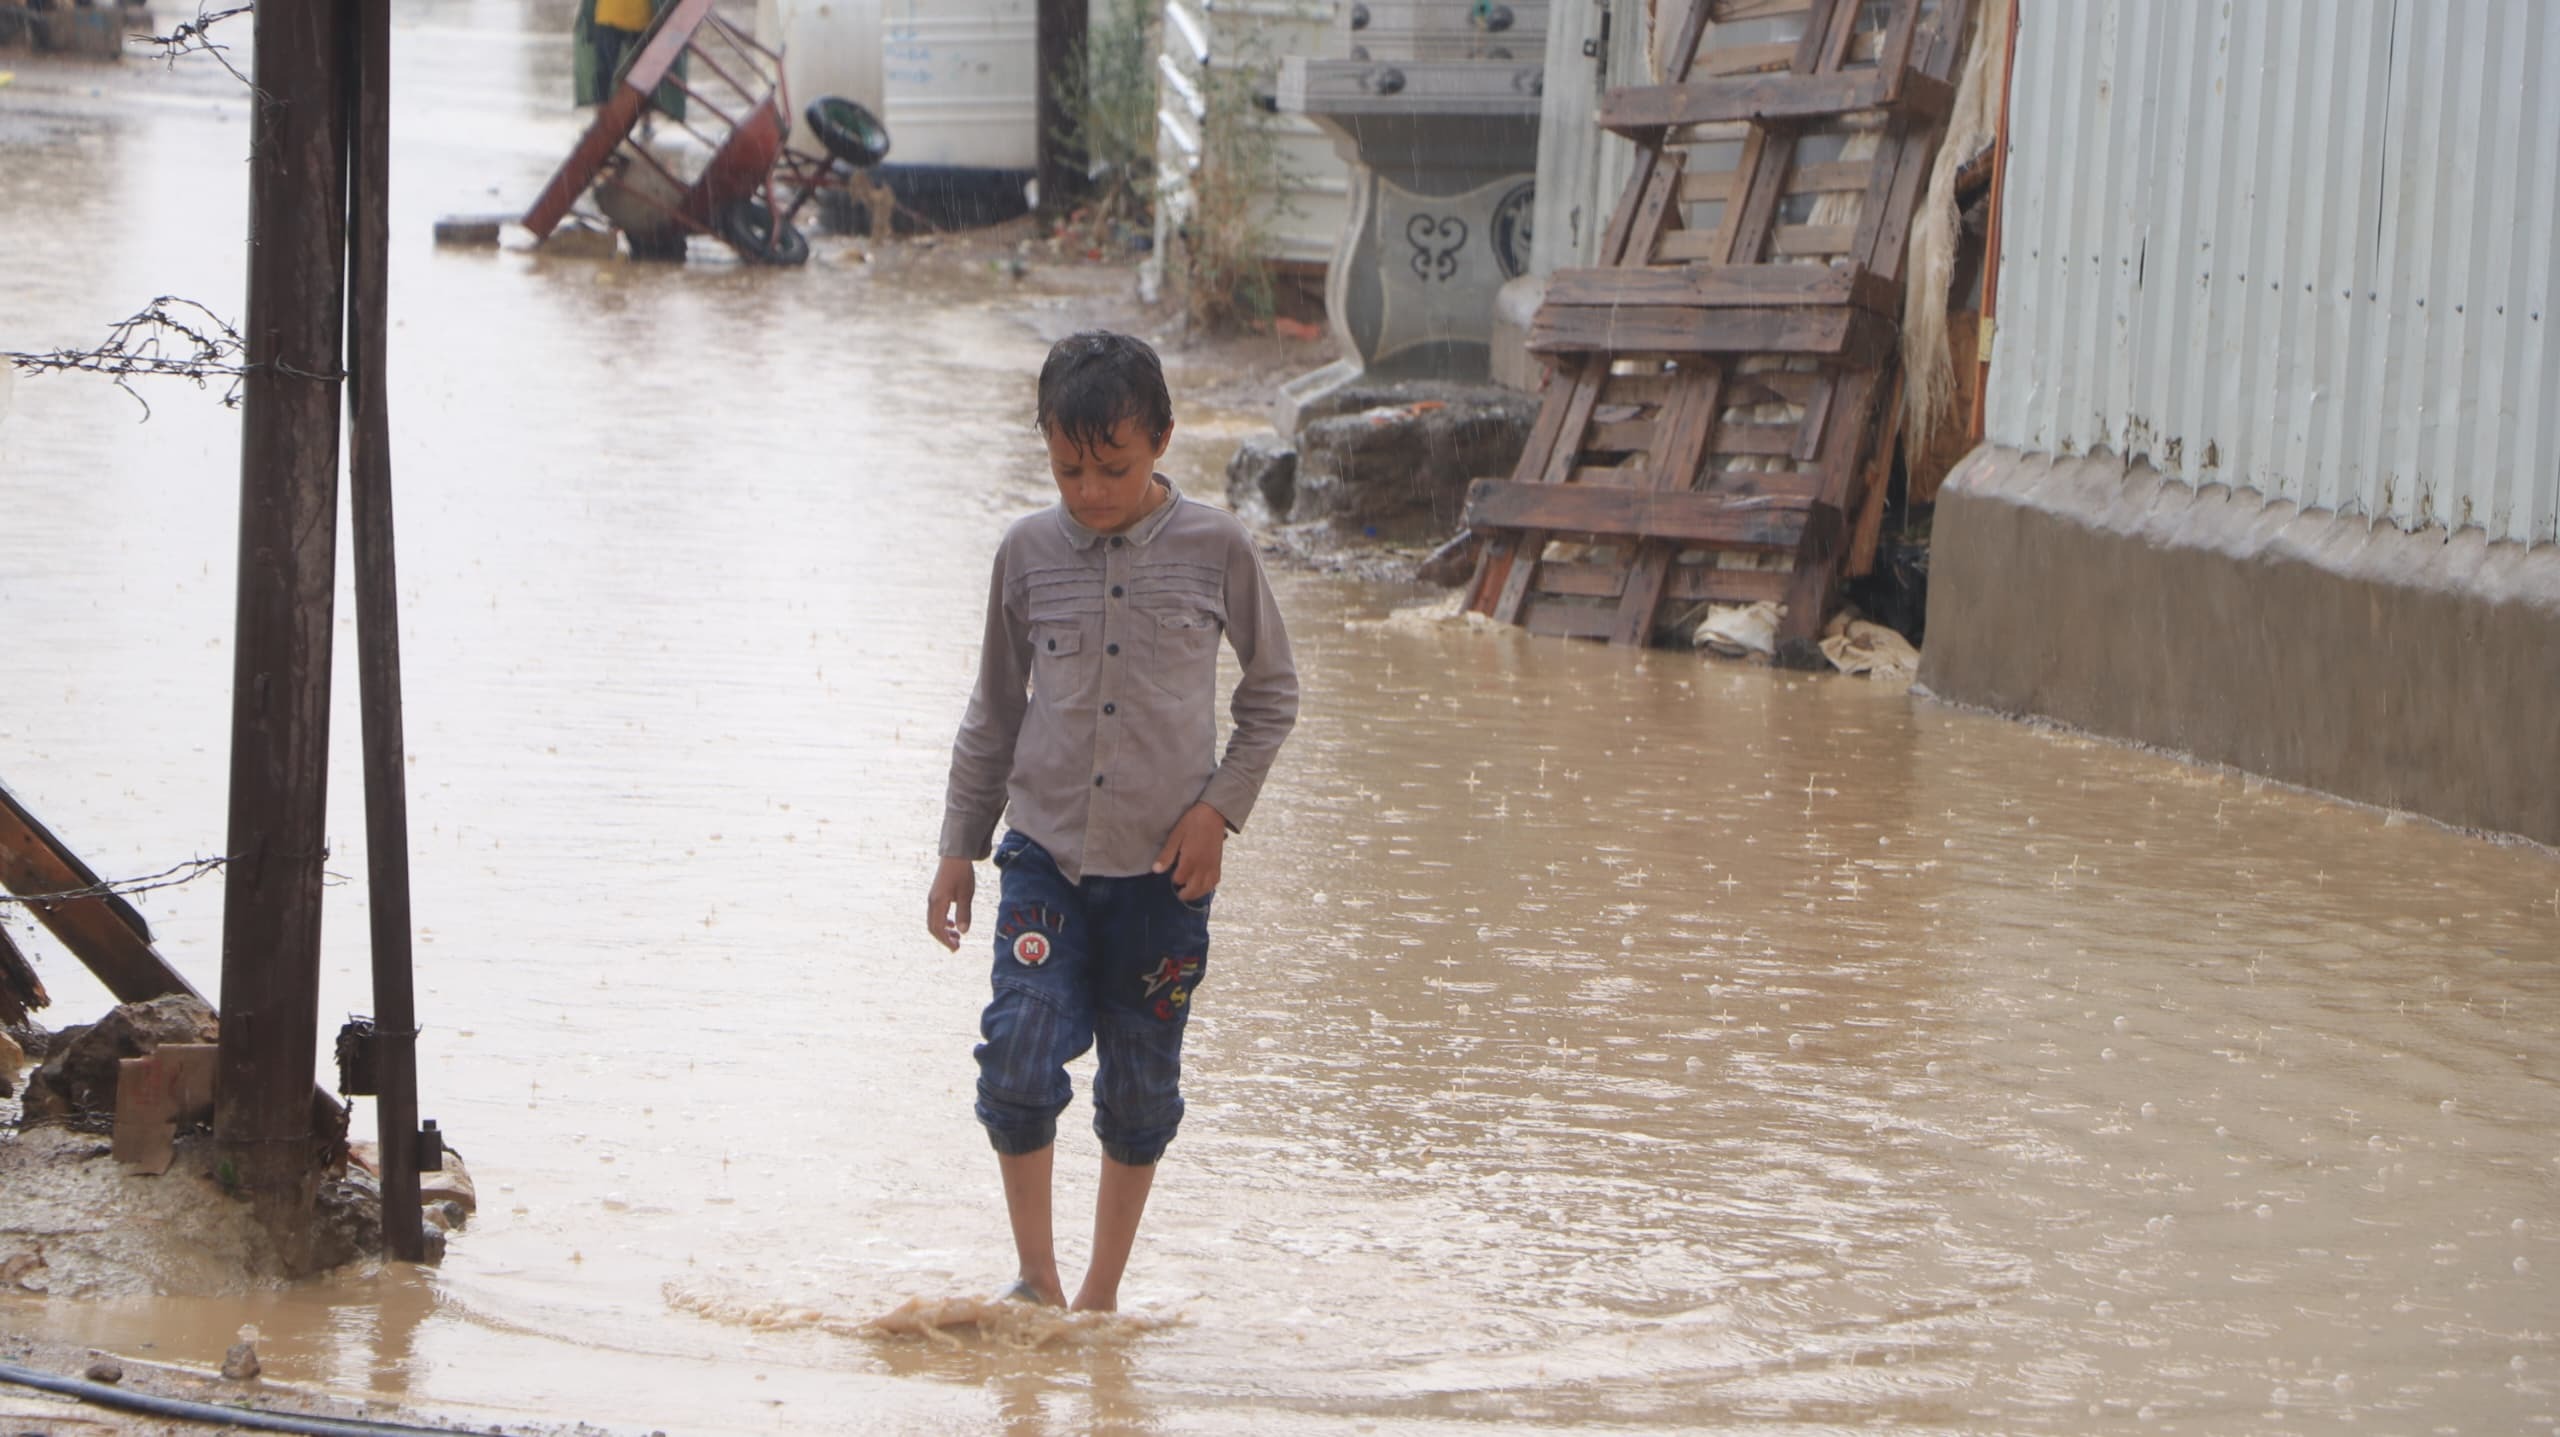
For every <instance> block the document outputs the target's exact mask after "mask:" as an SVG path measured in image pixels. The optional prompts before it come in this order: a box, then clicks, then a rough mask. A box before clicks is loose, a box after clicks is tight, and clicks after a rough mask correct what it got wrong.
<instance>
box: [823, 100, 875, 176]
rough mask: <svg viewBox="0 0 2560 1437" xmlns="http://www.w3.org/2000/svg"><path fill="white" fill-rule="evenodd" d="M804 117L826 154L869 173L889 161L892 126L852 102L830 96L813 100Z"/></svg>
mask: <svg viewBox="0 0 2560 1437" xmlns="http://www.w3.org/2000/svg"><path fill="white" fill-rule="evenodd" d="M805 114H806V117H807V119H808V121H809V128H810V129H811V130H812V131H814V132H815V133H816V134H817V136H818V143H819V144H822V145H824V146H826V147H827V153H828V154H831V155H833V156H835V157H836V158H837V159H839V160H842V161H844V162H845V163H846V164H848V165H851V166H853V167H854V168H855V169H857V170H867V169H869V168H871V167H872V166H873V165H876V164H878V163H880V162H881V161H882V160H885V159H887V158H889V127H888V126H886V125H884V124H881V123H880V117H879V116H877V115H874V114H872V113H871V112H870V111H869V110H866V109H864V108H863V107H862V106H860V105H857V104H855V103H854V102H853V101H851V100H847V99H843V98H840V97H838V96H835V95H829V96H827V97H825V98H824V99H819V100H813V101H811V102H810V103H809V108H808V110H807V111H806V112H805Z"/></svg>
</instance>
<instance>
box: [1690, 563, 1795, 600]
mask: <svg viewBox="0 0 2560 1437" xmlns="http://www.w3.org/2000/svg"><path fill="white" fill-rule="evenodd" d="M1793 577H1794V576H1793V575H1791V574H1789V573H1788V572H1787V571H1786V570H1784V569H1720V568H1717V567H1716V566H1715V565H1713V564H1673V565H1672V566H1671V574H1670V577H1669V578H1666V579H1665V580H1663V583H1662V594H1663V597H1664V598H1667V599H1671V600H1674V601H1676V602H1679V603H1684V604H1697V603H1711V604H1756V603H1759V602H1760V601H1761V600H1763V599H1768V600H1772V601H1782V600H1784V599H1785V598H1786V597H1787V582H1788V580H1789V579H1791V578H1793Z"/></svg>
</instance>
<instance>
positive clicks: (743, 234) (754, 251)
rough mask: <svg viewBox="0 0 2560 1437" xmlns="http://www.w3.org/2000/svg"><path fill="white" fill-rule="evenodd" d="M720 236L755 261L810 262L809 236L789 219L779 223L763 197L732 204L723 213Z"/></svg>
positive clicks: (772, 262)
mask: <svg viewBox="0 0 2560 1437" xmlns="http://www.w3.org/2000/svg"><path fill="white" fill-rule="evenodd" d="M720 238H722V239H724V240H727V241H728V242H729V247H730V248H731V249H734V250H736V251H737V252H738V253H739V254H740V255H742V256H744V257H745V258H746V259H747V260H749V261H750V262H752V263H755V264H776V265H786V266H787V265H795V264H807V263H808V262H809V237H808V236H807V235H804V234H802V233H800V231H798V230H797V229H794V228H792V227H791V225H790V224H789V223H787V222H786V223H782V224H776V223H775V222H774V217H773V211H772V210H771V209H768V208H767V207H766V206H765V202H764V201H762V200H756V199H747V200H740V201H738V202H737V203H736V204H734V205H731V206H729V208H728V210H727V211H726V212H725V213H723V214H722V215H721V216H720Z"/></svg>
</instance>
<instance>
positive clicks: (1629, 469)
mask: <svg viewBox="0 0 2560 1437" xmlns="http://www.w3.org/2000/svg"><path fill="white" fill-rule="evenodd" d="M1564 482H1566V483H1567V484H1612V485H1616V486H1617V487H1619V488H1621V489H1628V488H1651V487H1652V485H1653V471H1652V470H1651V469H1649V468H1647V467H1646V466H1645V465H1644V464H1643V463H1642V462H1638V463H1634V464H1577V465H1575V466H1574V467H1573V469H1572V470H1571V471H1570V472H1568V473H1567V474H1566V475H1565V477H1564Z"/></svg>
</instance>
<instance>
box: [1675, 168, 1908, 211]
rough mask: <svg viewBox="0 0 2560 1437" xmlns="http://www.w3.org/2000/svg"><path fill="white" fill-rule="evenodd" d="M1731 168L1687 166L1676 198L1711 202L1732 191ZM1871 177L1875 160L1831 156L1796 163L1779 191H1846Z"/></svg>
mask: <svg viewBox="0 0 2560 1437" xmlns="http://www.w3.org/2000/svg"><path fill="white" fill-rule="evenodd" d="M1735 174H1736V171H1733V170H1691V171H1690V172H1689V173H1687V174H1685V175H1682V176H1681V177H1680V193H1679V196H1678V198H1679V202H1680V203H1681V204H1684V205H1703V204H1714V203H1717V202H1720V201H1723V200H1726V199H1730V198H1731V197H1732V195H1733V181H1734V176H1735ZM1874 178H1875V161H1874V159H1873V158H1868V159H1864V160H1831V161H1826V162H1825V163H1822V164H1819V165H1799V166H1793V167H1790V168H1789V169H1788V171H1787V178H1786V183H1785V184H1784V185H1783V186H1782V187H1781V192H1782V193H1784V194H1786V195H1788V196H1790V197H1792V196H1795V195H1847V194H1858V193H1862V192H1864V191H1865V189H1866V188H1867V185H1868V183H1869V182H1870V181H1872V180H1873V179H1874Z"/></svg>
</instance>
